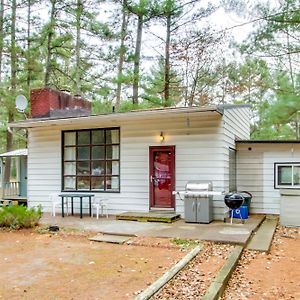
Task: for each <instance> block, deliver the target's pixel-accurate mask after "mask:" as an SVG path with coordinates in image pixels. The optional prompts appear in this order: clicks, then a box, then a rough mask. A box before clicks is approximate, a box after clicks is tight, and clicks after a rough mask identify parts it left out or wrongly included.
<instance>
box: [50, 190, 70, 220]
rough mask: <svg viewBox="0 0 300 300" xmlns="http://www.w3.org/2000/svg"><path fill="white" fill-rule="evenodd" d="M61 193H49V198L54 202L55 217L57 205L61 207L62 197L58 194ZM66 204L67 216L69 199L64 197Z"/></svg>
mask: <svg viewBox="0 0 300 300" xmlns="http://www.w3.org/2000/svg"><path fill="white" fill-rule="evenodd" d="M58 195H59V193H52V194H50V195H49V200H50V202H51V203H52V216H53V217H55V209H56V207H61V197H59V196H58ZM64 206H66V212H67V216H68V215H69V205H68V199H67V198H64Z"/></svg>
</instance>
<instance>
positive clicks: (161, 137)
mask: <svg viewBox="0 0 300 300" xmlns="http://www.w3.org/2000/svg"><path fill="white" fill-rule="evenodd" d="M164 139H165V137H164V133H163V132H162V131H161V132H160V136H159V140H160V141H161V142H163V141H164Z"/></svg>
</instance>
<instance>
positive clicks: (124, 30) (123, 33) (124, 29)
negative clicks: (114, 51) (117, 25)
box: [116, 4, 128, 107]
mask: <svg viewBox="0 0 300 300" xmlns="http://www.w3.org/2000/svg"><path fill="white" fill-rule="evenodd" d="M127 26H128V13H127V12H126V11H125V9H124V4H123V12H122V25H121V44H120V53H119V62H118V83H117V91H116V107H119V106H120V103H121V91H122V76H123V64H124V60H125V52H126V49H125V38H126V35H127Z"/></svg>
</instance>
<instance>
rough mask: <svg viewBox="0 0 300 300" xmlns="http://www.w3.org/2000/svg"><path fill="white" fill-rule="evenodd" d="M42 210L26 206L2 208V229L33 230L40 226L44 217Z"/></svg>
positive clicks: (0, 213) (0, 214) (0, 210)
mask: <svg viewBox="0 0 300 300" xmlns="http://www.w3.org/2000/svg"><path fill="white" fill-rule="evenodd" d="M42 214H43V213H42V209H41V207H38V208H37V209H34V208H30V209H29V208H27V207H25V206H22V205H20V206H12V207H7V206H6V207H2V208H1V209H0V227H6V228H10V229H21V228H32V227H34V226H36V225H38V222H39V220H40V218H41V217H42Z"/></svg>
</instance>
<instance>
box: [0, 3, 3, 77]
mask: <svg viewBox="0 0 300 300" xmlns="http://www.w3.org/2000/svg"><path fill="white" fill-rule="evenodd" d="M3 40H4V0H0V82H1V80H2V58H3Z"/></svg>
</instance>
